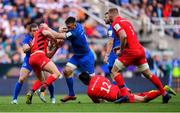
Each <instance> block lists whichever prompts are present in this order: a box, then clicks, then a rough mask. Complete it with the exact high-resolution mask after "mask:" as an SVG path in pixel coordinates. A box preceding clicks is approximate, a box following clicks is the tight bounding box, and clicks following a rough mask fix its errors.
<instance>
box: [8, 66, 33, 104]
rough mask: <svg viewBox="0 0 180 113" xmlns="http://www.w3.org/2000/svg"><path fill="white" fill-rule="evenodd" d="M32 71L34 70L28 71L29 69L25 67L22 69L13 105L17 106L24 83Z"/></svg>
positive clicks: (15, 89)
mask: <svg viewBox="0 0 180 113" xmlns="http://www.w3.org/2000/svg"><path fill="white" fill-rule="evenodd" d="M31 70H32V69H28V68H24V67H22V68H21V70H20V76H19V80H18V81H17V82H16V85H15V88H14V93H13V101H12V102H11V103H12V104H17V98H18V96H19V93H20V91H21V88H22V85H23V82H24V80H25V79H26V78H27V77H28V76H29V74H30V72H31Z"/></svg>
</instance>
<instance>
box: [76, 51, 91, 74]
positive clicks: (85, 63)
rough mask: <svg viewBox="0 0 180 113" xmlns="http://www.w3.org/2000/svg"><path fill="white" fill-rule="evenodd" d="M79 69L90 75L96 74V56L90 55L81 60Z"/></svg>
mask: <svg viewBox="0 0 180 113" xmlns="http://www.w3.org/2000/svg"><path fill="white" fill-rule="evenodd" d="M79 67H80V69H81V71H83V72H88V73H89V74H93V73H94V56H93V54H91V53H89V54H88V55H85V56H83V57H82V58H80V59H79Z"/></svg>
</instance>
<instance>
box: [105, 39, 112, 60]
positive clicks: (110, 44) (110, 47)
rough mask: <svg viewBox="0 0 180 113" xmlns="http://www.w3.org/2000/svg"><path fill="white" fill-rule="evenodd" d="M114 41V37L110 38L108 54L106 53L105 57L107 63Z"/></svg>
mask: <svg viewBox="0 0 180 113" xmlns="http://www.w3.org/2000/svg"><path fill="white" fill-rule="evenodd" d="M113 42H114V39H113V38H109V40H108V42H107V48H106V55H105V58H104V62H105V63H107V60H108V57H109V55H110V53H111V50H112V46H113Z"/></svg>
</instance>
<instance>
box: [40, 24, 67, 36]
mask: <svg viewBox="0 0 180 113" xmlns="http://www.w3.org/2000/svg"><path fill="white" fill-rule="evenodd" d="M41 27H43V28H44V29H46V30H47V31H49V32H50V33H51V34H52V35H53V37H54V38H56V39H65V38H66V32H61V33H58V32H56V31H55V30H53V29H51V28H50V27H48V25H47V24H45V23H43V24H41Z"/></svg>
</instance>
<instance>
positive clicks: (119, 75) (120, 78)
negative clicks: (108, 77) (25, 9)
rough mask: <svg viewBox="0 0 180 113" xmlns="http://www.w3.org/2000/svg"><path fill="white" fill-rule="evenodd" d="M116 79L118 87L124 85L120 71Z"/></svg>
mask: <svg viewBox="0 0 180 113" xmlns="http://www.w3.org/2000/svg"><path fill="white" fill-rule="evenodd" d="M114 80H115V81H116V84H117V85H118V87H120V88H122V87H124V79H123V77H122V75H121V74H120V73H118V74H117V75H116V77H115V78H114Z"/></svg>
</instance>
